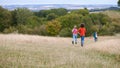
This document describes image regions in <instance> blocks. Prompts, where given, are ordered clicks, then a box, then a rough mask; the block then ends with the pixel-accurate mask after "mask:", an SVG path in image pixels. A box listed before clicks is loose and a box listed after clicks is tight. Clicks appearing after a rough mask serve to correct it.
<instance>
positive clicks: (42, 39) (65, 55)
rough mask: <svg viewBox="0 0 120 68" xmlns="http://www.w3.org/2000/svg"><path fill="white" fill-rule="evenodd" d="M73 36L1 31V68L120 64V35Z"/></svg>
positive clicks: (107, 66)
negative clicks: (83, 39) (80, 37)
mask: <svg viewBox="0 0 120 68" xmlns="http://www.w3.org/2000/svg"><path fill="white" fill-rule="evenodd" d="M71 41H72V38H61V37H47V36H37V35H22V34H0V68H120V36H119V35H117V36H105V37H103V36H102V37H101V36H100V37H99V39H98V41H97V42H94V41H93V38H92V37H87V38H85V45H84V47H81V46H80V39H79V38H78V44H77V45H72V44H71Z"/></svg>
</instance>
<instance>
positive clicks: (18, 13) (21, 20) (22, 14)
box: [12, 8, 33, 25]
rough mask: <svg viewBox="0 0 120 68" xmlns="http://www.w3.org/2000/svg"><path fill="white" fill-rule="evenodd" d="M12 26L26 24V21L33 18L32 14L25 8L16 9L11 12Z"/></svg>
mask: <svg viewBox="0 0 120 68" xmlns="http://www.w3.org/2000/svg"><path fill="white" fill-rule="evenodd" d="M12 14H13V20H14V24H16V25H17V24H23V25H25V24H26V23H27V19H28V18H29V17H31V16H33V12H31V11H30V10H28V9H27V8H17V9H15V10H14V11H12Z"/></svg>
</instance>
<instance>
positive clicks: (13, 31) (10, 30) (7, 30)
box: [3, 27, 18, 33]
mask: <svg viewBox="0 0 120 68" xmlns="http://www.w3.org/2000/svg"><path fill="white" fill-rule="evenodd" d="M3 33H18V30H17V29H16V28H15V27H9V28H7V29H5V30H4V31H3Z"/></svg>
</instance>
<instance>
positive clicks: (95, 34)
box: [93, 32, 98, 42]
mask: <svg viewBox="0 0 120 68" xmlns="http://www.w3.org/2000/svg"><path fill="white" fill-rule="evenodd" d="M93 37H94V41H95V42H96V41H97V40H98V38H97V32H94V33H93Z"/></svg>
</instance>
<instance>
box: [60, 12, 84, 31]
mask: <svg viewBox="0 0 120 68" xmlns="http://www.w3.org/2000/svg"><path fill="white" fill-rule="evenodd" d="M81 18H82V15H79V14H74V13H71V14H67V15H65V16H61V17H60V18H58V21H60V23H61V25H62V28H71V29H72V28H73V26H74V25H79V24H80V23H81V22H82V20H81Z"/></svg>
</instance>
